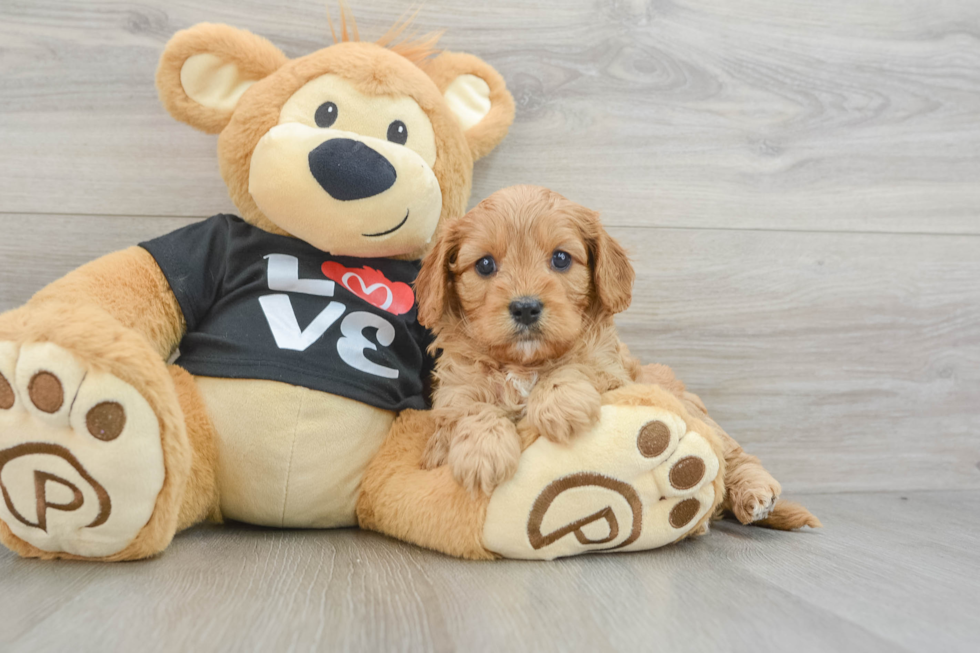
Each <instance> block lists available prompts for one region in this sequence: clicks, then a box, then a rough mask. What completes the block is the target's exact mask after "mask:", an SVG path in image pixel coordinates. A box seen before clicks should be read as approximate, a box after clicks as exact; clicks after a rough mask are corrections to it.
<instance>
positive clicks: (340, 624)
mask: <svg viewBox="0 0 980 653" xmlns="http://www.w3.org/2000/svg"><path fill="white" fill-rule="evenodd" d="M802 498H803V499H804V500H805V501H806V503H807V505H809V506H810V507H811V508H812V509H813V510H814V511H815V512H816V513H817V514H819V515H820V516H821V517H822V518H823V520H824V523H825V524H826V526H827V527H826V528H825V529H823V530H822V531H810V532H805V533H778V532H773V531H767V530H763V529H758V528H747V527H744V526H741V525H739V524H737V523H730V522H723V523H720V524H717V525H716V526H715V528H714V529H713V531H712V532H711V533H710V534H709V535H708V536H707V537H704V538H701V539H699V540H695V541H690V542H684V543H682V544H680V545H678V546H675V547H669V548H666V549H661V550H658V551H654V552H646V553H636V554H609V555H594V556H590V557H582V558H570V559H567V560H559V561H557V562H554V563H537V562H518V561H501V562H491V563H480V562H464V561H459V560H453V559H449V558H446V557H443V556H441V555H439V554H436V553H432V552H429V551H425V550H422V549H418V548H416V547H413V546H411V545H408V544H402V543H400V542H395V541H392V540H387V539H384V538H383V537H381V536H379V535H376V534H373V533H366V532H360V531H354V530H345V531H280V530H265V529H258V528H252V527H245V526H239V527H228V526H226V527H199V528H197V529H195V530H192V531H190V532H188V533H185V534H182V535H179V536H178V537H177V539H176V540H175V541H174V543H173V545H172V546H171V548H170V549H169V550H168V551H167V552H166V553H165V554H164V555H163V556H162V557H160V558H158V559H155V560H152V561H149V562H142V563H127V564H118V565H93V564H87V563H71V562H55V563H46V562H36V561H34V562H27V561H23V560H19V559H16V558H15V557H14V556H13V554H11V553H9V552H7V551H0V579H2V580H0V587H2V588H3V591H2V592H0V614H3V622H2V623H3V627H2V628H0V649H2V650H3V651H8V652H10V653H14V652H15V651H24V652H30V653H34V652H36V651H65V650H76V651H107V650H108V651H143V652H146V653H150V652H152V651H186V650H199V651H242V650H256V651H278V650H282V651H286V650H289V651H312V650H327V651H413V652H415V651H452V650H459V651H537V652H545V651H568V650H589V651H681V650H683V651H690V652H695V651H705V652H709V653H715V652H718V651H755V652H760V651H793V652H798V653H806V652H809V651H830V652H833V653H850V652H852V651H853V652H857V653H872V652H876V651H881V652H883V653H895V652H897V651H923V652H935V651H943V652H944V653H956V652H959V651H962V652H964V653H975V652H976V651H977V649H978V644H980V610H978V607H980V584H978V583H977V579H978V578H980V547H978V546H977V544H978V542H980V525H978V523H977V519H976V517H977V506H978V505H980V492H977V491H976V490H966V491H944V492H911V493H907V494H901V493H897V492H877V493H863V494H855V493H846V494H833V495H829V494H825V495H810V496H805V497H802Z"/></svg>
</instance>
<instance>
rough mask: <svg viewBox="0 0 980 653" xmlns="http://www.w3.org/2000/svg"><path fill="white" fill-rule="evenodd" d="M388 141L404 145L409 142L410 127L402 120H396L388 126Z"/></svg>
mask: <svg viewBox="0 0 980 653" xmlns="http://www.w3.org/2000/svg"><path fill="white" fill-rule="evenodd" d="M388 140H389V141H391V142H392V143H398V144H399V145H404V144H405V141H407V140H408V127H406V126H405V123H403V122H402V121H401V120H396V121H394V122H393V123H391V124H390V125H388Z"/></svg>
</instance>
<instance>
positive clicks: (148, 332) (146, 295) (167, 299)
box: [28, 247, 187, 359]
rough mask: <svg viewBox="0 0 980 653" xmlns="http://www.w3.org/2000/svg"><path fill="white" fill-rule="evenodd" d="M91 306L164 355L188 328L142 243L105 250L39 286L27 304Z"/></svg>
mask: <svg viewBox="0 0 980 653" xmlns="http://www.w3.org/2000/svg"><path fill="white" fill-rule="evenodd" d="M49 303H58V304H61V305H67V306H68V307H69V309H70V308H71V307H76V306H95V307H97V308H100V309H102V310H104V311H105V312H106V313H108V314H109V315H110V316H112V317H113V318H115V319H116V320H117V321H118V322H119V323H121V324H122V326H123V327H125V328H127V329H132V330H133V331H136V332H138V333H139V334H140V335H142V336H143V337H144V338H146V340H147V341H148V342H149V343H150V344H151V346H152V347H153V349H154V350H155V351H156V352H157V353H158V354H160V357H161V358H164V359H166V358H167V357H169V356H170V354H171V353H172V352H173V350H174V349H175V348H176V347H177V344H178V343H179V342H180V339H181V338H182V337H183V335H184V332H185V331H186V328H187V327H186V322H185V319H184V314H183V312H182V311H181V309H180V305H179V304H178V303H177V298H176V297H175V296H174V293H173V291H172V290H171V289H170V284H169V283H168V282H167V279H166V277H164V275H163V271H162V270H160V266H158V265H157V263H156V261H155V260H154V258H153V256H151V255H150V253H149V252H147V251H146V250H145V249H143V248H142V247H130V248H128V249H124V250H121V251H118V252H113V253H111V254H107V255H105V256H103V257H101V258H99V259H96V260H95V261H92V262H91V263H87V264H86V265H83V266H81V267H80V268H77V269H75V270H73V271H72V272H69V273H68V274H67V275H65V276H64V277H62V278H61V279H58V280H57V281H54V282H52V283H51V284H49V285H48V286H46V287H45V288H43V289H42V290H41V291H39V292H38V293H37V294H36V295H34V297H33V298H32V299H31V301H30V302H29V303H28V306H29V307H30V306H40V305H43V304H49Z"/></svg>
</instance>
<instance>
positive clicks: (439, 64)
mask: <svg viewBox="0 0 980 653" xmlns="http://www.w3.org/2000/svg"><path fill="white" fill-rule="evenodd" d="M424 69H425V72H426V73H428V75H429V77H431V78H432V80H433V81H434V82H435V83H436V86H438V87H439V90H440V91H441V92H442V94H443V97H444V98H446V103H447V104H448V105H449V109H450V110H451V111H452V112H453V114H454V115H455V116H456V119H457V120H458V121H459V124H460V126H462V128H463V132H464V133H465V134H466V141H467V142H468V143H469V146H470V152H472V153H473V160H474V161H475V160H477V159H479V158H482V157H483V156H485V155H487V154H489V153H490V151H491V150H492V149H493V148H495V147H497V145H498V144H499V143H500V141H502V140H503V138H504V136H506V135H507V130H508V129H509V128H510V125H511V123H512V122H514V98H513V97H511V95H510V92H509V91H508V90H507V85H506V84H505V83H504V78H503V77H501V76H500V73H498V72H497V71H496V70H494V69H493V67H492V66H490V64H488V63H486V62H485V61H483V60H482V59H480V58H479V57H475V56H473V55H472V54H465V53H462V52H443V53H442V54H440V55H439V56H437V57H435V58H434V59H431V60H430V61H428V62H427V63H426V64H425V66H424Z"/></svg>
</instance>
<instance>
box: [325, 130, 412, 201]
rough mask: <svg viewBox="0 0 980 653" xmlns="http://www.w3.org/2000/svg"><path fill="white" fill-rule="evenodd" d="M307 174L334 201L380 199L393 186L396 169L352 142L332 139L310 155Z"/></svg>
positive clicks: (348, 139) (360, 143)
mask: <svg viewBox="0 0 980 653" xmlns="http://www.w3.org/2000/svg"><path fill="white" fill-rule="evenodd" d="M309 159H310V172H311V173H313V178H314V179H316V181H317V183H318V184H320V186H321V187H322V188H323V190H325V191H327V193H328V194H329V195H330V197H332V198H334V199H335V200H341V201H346V200H362V199H364V198H366V197H374V196H375V195H380V194H381V193H383V192H385V191H386V190H388V189H389V188H391V187H392V185H394V183H395V178H396V177H397V175H396V174H395V166H393V165H391V162H389V161H388V159H386V158H385V157H384V156H383V155H381V154H379V153H378V152H375V151H374V150H372V149H371V148H370V147H368V146H367V145H365V144H364V143H362V142H360V141H355V140H354V139H352V138H331V139H330V140H329V141H326V142H324V143H321V144H320V145H318V146H317V147H315V148H314V149H313V151H312V152H310V156H309Z"/></svg>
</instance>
